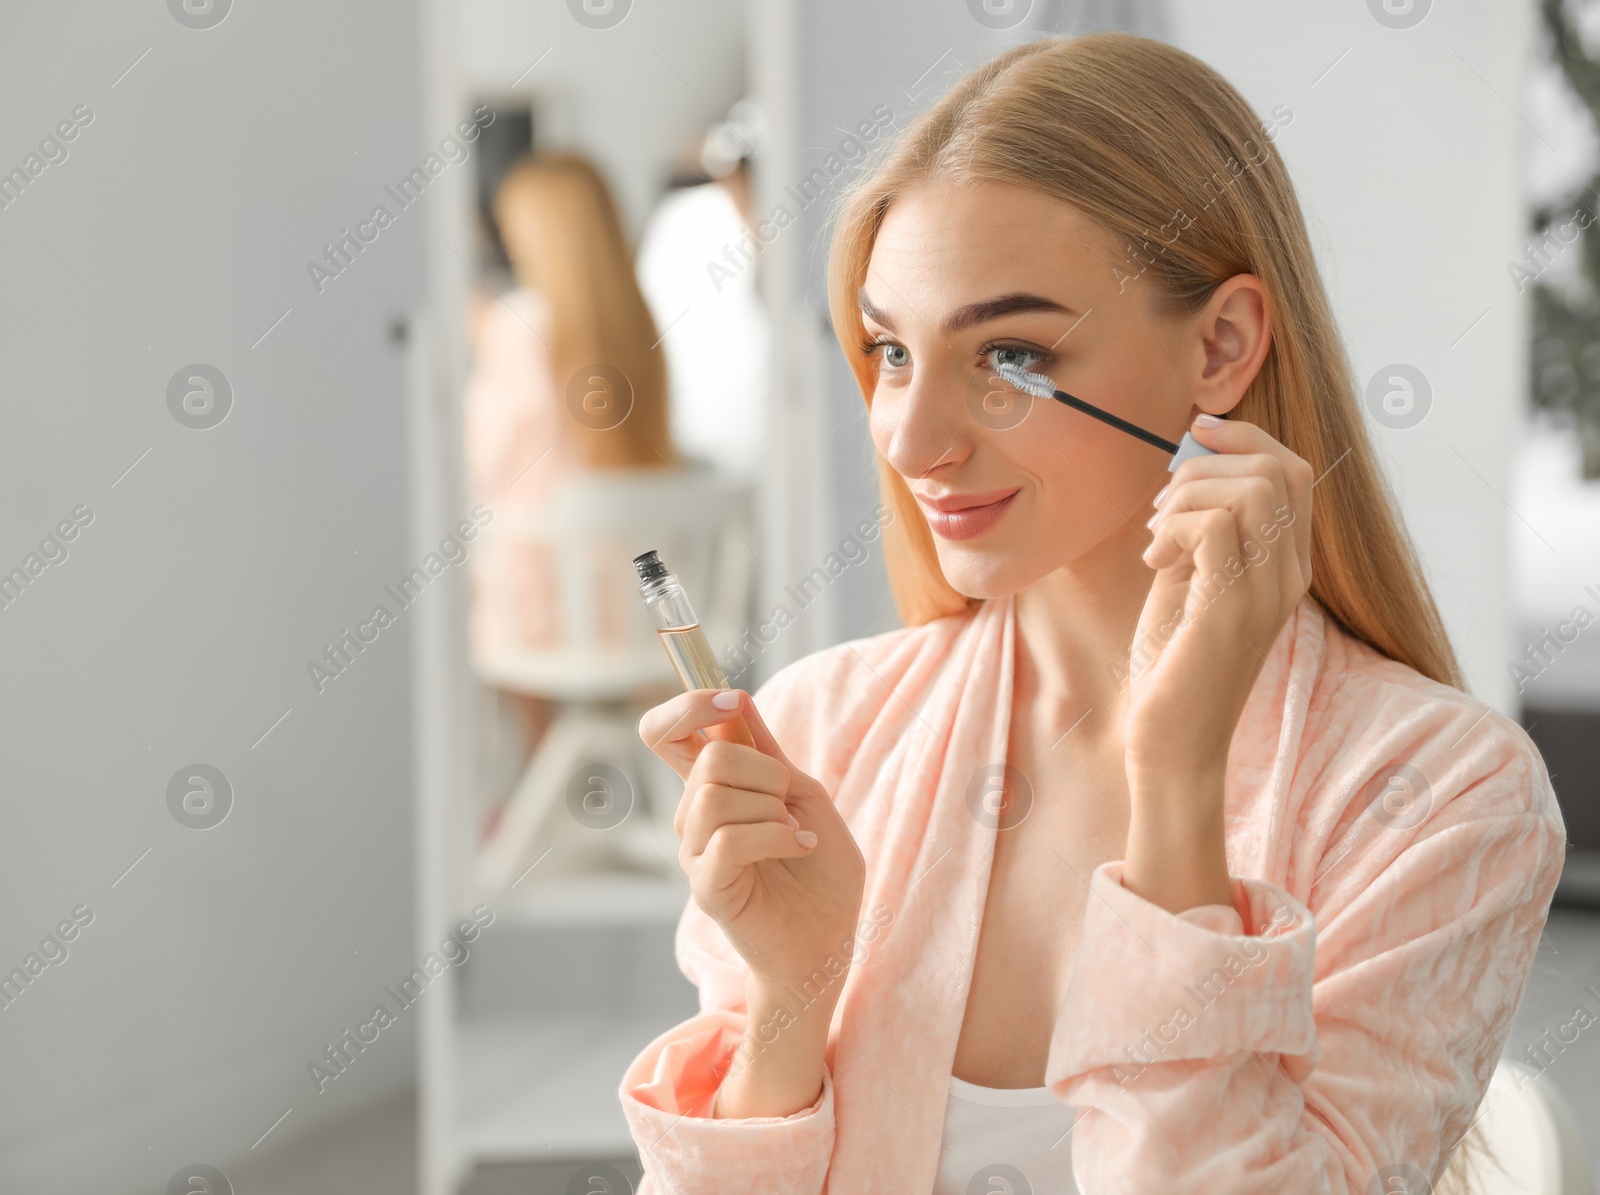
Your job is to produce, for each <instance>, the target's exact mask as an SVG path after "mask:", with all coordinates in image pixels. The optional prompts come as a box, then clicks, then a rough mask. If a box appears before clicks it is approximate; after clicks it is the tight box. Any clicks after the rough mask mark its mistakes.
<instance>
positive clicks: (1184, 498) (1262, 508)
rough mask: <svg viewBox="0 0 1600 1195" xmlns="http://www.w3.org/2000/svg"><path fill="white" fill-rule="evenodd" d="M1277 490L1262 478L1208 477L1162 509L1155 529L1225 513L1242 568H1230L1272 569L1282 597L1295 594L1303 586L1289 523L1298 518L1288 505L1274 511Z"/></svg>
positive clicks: (1171, 496)
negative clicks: (1188, 516) (1204, 513)
mask: <svg viewBox="0 0 1600 1195" xmlns="http://www.w3.org/2000/svg"><path fill="white" fill-rule="evenodd" d="M1273 496H1274V487H1273V485H1272V483H1271V482H1270V481H1269V480H1268V479H1267V478H1265V477H1263V476H1261V475H1260V474H1256V473H1252V474H1248V475H1245V476H1240V477H1208V478H1201V479H1200V480H1198V481H1190V482H1186V483H1185V484H1184V485H1181V486H1179V487H1178V488H1176V489H1174V490H1173V491H1172V493H1171V494H1169V495H1168V496H1167V497H1166V498H1165V499H1164V500H1163V501H1162V503H1161V506H1160V508H1159V509H1158V510H1157V511H1156V514H1155V517H1154V518H1153V519H1152V520H1151V527H1152V529H1159V528H1160V526H1161V524H1162V523H1164V522H1165V521H1166V520H1167V519H1169V518H1171V517H1173V516H1174V515H1177V514H1180V513H1183V512H1185V511H1197V510H1210V509H1222V510H1227V511H1228V512H1229V513H1230V514H1231V515H1232V516H1233V519H1234V524H1235V535H1236V542H1237V543H1238V545H1239V548H1238V556H1237V557H1236V561H1237V562H1236V563H1232V564H1231V566H1230V565H1229V562H1228V561H1226V560H1225V561H1224V566H1225V567H1231V568H1232V569H1234V570H1238V569H1239V568H1240V567H1241V564H1240V563H1238V562H1242V567H1243V568H1261V567H1264V566H1266V567H1271V568H1273V569H1274V570H1275V571H1276V572H1277V574H1278V579H1279V583H1280V585H1281V587H1282V592H1285V593H1288V592H1295V591H1296V588H1297V587H1298V589H1299V591H1301V592H1303V590H1304V586H1303V585H1300V577H1301V572H1300V558H1299V555H1298V554H1297V552H1296V544H1295V537H1294V534H1293V532H1291V531H1288V530H1287V520H1289V519H1292V518H1293V513H1292V512H1291V511H1290V509H1289V507H1288V505H1287V504H1286V503H1281V504H1278V505H1276V506H1274V503H1273Z"/></svg>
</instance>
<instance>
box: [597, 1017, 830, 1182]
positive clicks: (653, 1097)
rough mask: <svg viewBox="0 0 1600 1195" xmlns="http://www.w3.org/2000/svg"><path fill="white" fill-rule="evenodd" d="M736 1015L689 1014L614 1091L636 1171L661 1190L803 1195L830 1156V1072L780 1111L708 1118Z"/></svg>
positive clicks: (732, 1045)
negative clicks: (795, 1105)
mask: <svg viewBox="0 0 1600 1195" xmlns="http://www.w3.org/2000/svg"><path fill="white" fill-rule="evenodd" d="M744 1028H745V1026H744V1015H743V1014H742V1013H735V1012H730V1011H727V1010H718V1011H713V1012H706V1013H701V1014H700V1015H698V1016H695V1017H691V1018H690V1019H689V1020H687V1021H685V1022H683V1023H682V1024H681V1025H677V1026H674V1027H673V1028H671V1029H669V1030H667V1032H665V1033H663V1034H662V1035H661V1036H659V1037H657V1038H656V1039H655V1040H654V1041H652V1042H651V1043H650V1044H649V1045H647V1046H646V1047H645V1048H644V1049H643V1050H642V1051H640V1053H639V1056H638V1057H637V1058H635V1059H634V1060H633V1062H632V1063H631V1064H630V1065H629V1066H628V1069H627V1071H626V1072H624V1074H623V1076H622V1084H621V1086H620V1088H619V1089H618V1096H619V1098H620V1099H621V1101H622V1110H623V1113H624V1114H625V1115H626V1117H627V1119H628V1127H629V1130H630V1132H631V1133H632V1135H633V1140H634V1144H635V1145H637V1146H638V1149H639V1157H640V1160H641V1161H642V1162H643V1164H644V1168H645V1173H646V1174H649V1175H653V1176H654V1177H655V1179H656V1180H657V1181H658V1182H659V1183H661V1184H662V1186H663V1188H664V1189H665V1190H668V1191H684V1192H690V1191H692V1192H694V1193H695V1195H702V1193H711V1192H721V1191H727V1192H729V1193H730V1195H732V1193H734V1192H738V1193H741V1195H742V1193H744V1192H748V1191H761V1192H763V1193H766V1192H771V1193H773V1195H807V1193H814V1192H820V1191H821V1190H822V1183H823V1179H824V1177H825V1176H826V1174H827V1171H828V1162H829V1159H830V1158H831V1157H832V1155H833V1076H832V1075H831V1074H829V1073H828V1071H827V1070H826V1069H824V1070H823V1073H822V1094H821V1095H819V1096H818V1097H817V1101H816V1103H814V1104H813V1105H812V1106H811V1107H809V1108H802V1109H801V1110H800V1111H798V1112H795V1113H792V1114H791V1115H789V1116H750V1117H741V1118H738V1119H729V1120H724V1119H712V1118H711V1116H710V1109H711V1100H712V1098H713V1097H714V1096H715V1095H716V1092H717V1088H718V1086H720V1084H721V1075H722V1074H723V1073H724V1072H725V1071H726V1069H727V1067H728V1065H729V1063H730V1062H731V1061H732V1058H733V1054H734V1051H736V1050H737V1049H738V1047H739V1043H740V1042H741V1041H743V1039H744Z"/></svg>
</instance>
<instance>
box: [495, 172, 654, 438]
mask: <svg viewBox="0 0 1600 1195" xmlns="http://www.w3.org/2000/svg"><path fill="white" fill-rule="evenodd" d="M494 213H495V220H496V222H497V223H498V224H499V225H500V232H501V237H502V239H503V240H504V241H505V245H506V251H507V254H508V255H509V256H510V258H511V261H512V267H513V269H514V271H515V273H516V276H517V281H518V282H519V283H520V284H522V285H523V286H526V287H529V288H531V289H534V290H537V291H539V292H540V293H541V294H542V295H543V296H544V298H545V299H546V301H547V302H548V303H549V306H550V315H551V338H550V364H551V368H552V371H553V373H554V376H555V382H556V388H557V391H558V393H559V394H560V395H561V397H562V400H563V402H564V401H565V399H566V394H567V385H568V383H569V381H570V380H571V379H572V378H573V377H574V376H576V375H577V373H578V371H579V370H581V369H583V368H585V367H586V366H590V365H595V364H605V365H611V366H615V367H616V368H617V369H620V370H621V371H622V372H623V373H624V374H625V375H626V376H627V378H628V380H629V381H630V382H631V383H632V385H633V407H632V410H631V411H630V412H629V413H628V415H627V417H626V418H625V419H623V420H622V422H621V423H620V424H618V425H617V426H615V427H612V428H607V429H604V430H601V429H597V428H593V427H589V426H588V425H586V424H585V423H583V422H581V421H579V420H578V419H575V418H571V417H568V418H567V419H564V420H563V423H562V429H563V434H565V435H567V436H568V437H569V443H570V444H571V453H572V456H573V458H574V460H573V463H574V464H578V465H586V466H589V467H591V468H625V467H630V466H633V467H657V468H659V467H661V465H662V463H663V461H664V460H665V461H668V462H673V461H676V460H677V459H678V456H677V453H676V452H675V451H674V449H673V446H672V440H671V436H670V433H669V431H668V415H667V367H666V360H665V357H664V355H663V353H662V350H661V347H660V344H659V337H658V335H657V332H656V325H655V320H654V319H652V318H651V315H650V308H649V307H648V306H647V305H646V303H645V299H644V295H643V293H642V292H641V291H640V290H639V282H638V278H637V277H636V275H635V274H634V268H633V254H632V252H631V251H630V250H629V248H628V241H627V237H626V236H625V235H624V234H623V231H622V221H621V219H620V218H619V217H618V215H617V206H616V203H615V201H614V200H613V199H612V196H611V189H610V188H609V187H607V186H606V182H605V179H604V178H603V177H602V176H601V174H600V172H599V171H598V170H597V169H596V168H595V167H594V165H593V163H591V162H590V161H589V160H588V159H587V158H584V157H582V156H581V155H579V154H572V153H561V154H546V155H541V156H540V157H536V158H524V159H522V160H521V161H520V162H518V163H517V164H516V165H515V166H513V167H512V168H511V169H510V170H509V171H508V172H507V173H506V177H505V180H504V181H503V182H502V183H501V184H500V189H499V190H498V191H497V192H496V193H495V203H494Z"/></svg>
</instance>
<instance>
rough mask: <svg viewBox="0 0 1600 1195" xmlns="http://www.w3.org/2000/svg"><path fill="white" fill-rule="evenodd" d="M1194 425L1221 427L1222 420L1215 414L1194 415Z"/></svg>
mask: <svg viewBox="0 0 1600 1195" xmlns="http://www.w3.org/2000/svg"><path fill="white" fill-rule="evenodd" d="M1194 425H1195V426H1196V427H1221V426H1222V420H1220V419H1218V418H1217V417H1216V416H1215V415H1196V416H1195V417H1194Z"/></svg>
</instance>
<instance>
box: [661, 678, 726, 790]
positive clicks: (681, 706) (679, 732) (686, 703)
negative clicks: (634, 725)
mask: <svg viewBox="0 0 1600 1195" xmlns="http://www.w3.org/2000/svg"><path fill="white" fill-rule="evenodd" d="M719 692H722V690H720V689H690V690H689V691H688V692H686V693H678V694H676V695H674V696H673V697H670V698H668V699H667V700H666V701H663V702H662V703H661V704H660V705H656V706H652V707H651V708H650V709H648V710H646V711H645V713H644V716H643V717H642V718H640V719H639V738H640V740H641V741H642V742H643V743H644V745H645V746H646V747H648V748H650V750H651V751H653V752H654V753H655V754H656V755H658V756H660V757H661V759H662V761H663V762H665V763H666V764H667V766H668V767H670V768H671V769H672V770H673V771H674V772H676V773H677V774H678V776H679V778H680V779H687V778H688V775H689V769H690V768H691V767H693V766H694V761H695V759H696V758H698V756H699V754H700V752H701V751H702V750H703V749H704V748H705V746H706V744H707V743H708V742H709V741H710V740H709V739H707V738H706V737H705V736H704V735H702V734H701V733H700V731H701V730H702V729H704V728H705V727H707V726H713V725H716V724H717V723H719V722H728V721H731V720H732V719H733V718H735V717H737V716H738V714H739V711H738V710H737V709H732V710H719V709H718V708H717V707H716V706H714V705H712V704H711V699H712V697H714V696H716V694H717V693H719Z"/></svg>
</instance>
